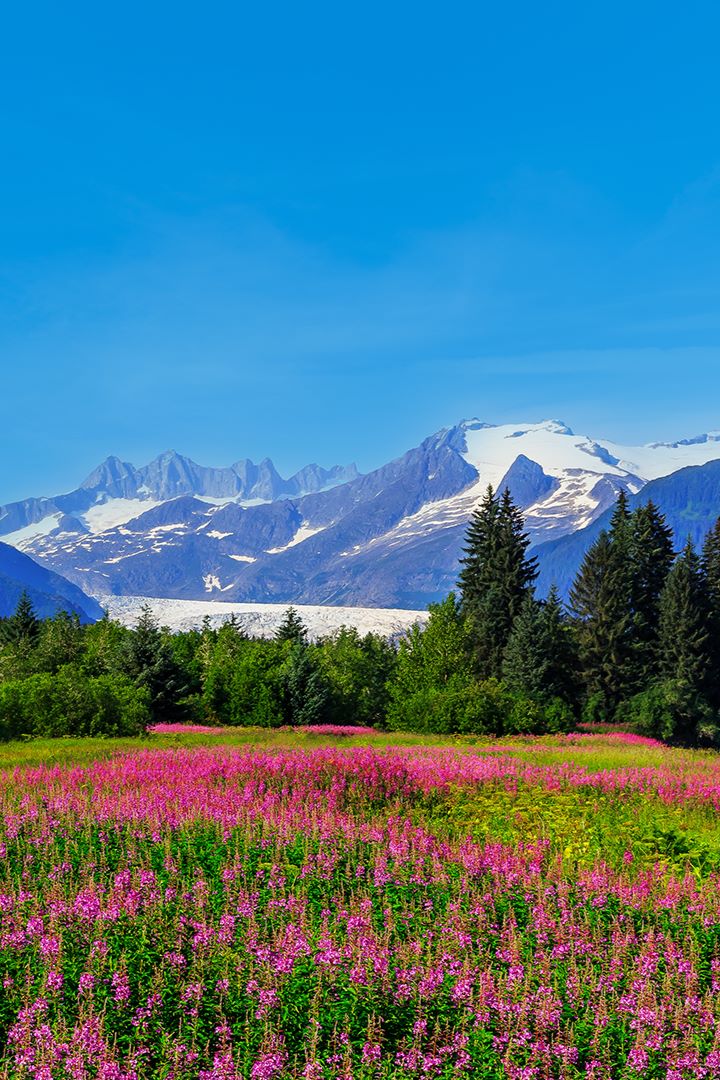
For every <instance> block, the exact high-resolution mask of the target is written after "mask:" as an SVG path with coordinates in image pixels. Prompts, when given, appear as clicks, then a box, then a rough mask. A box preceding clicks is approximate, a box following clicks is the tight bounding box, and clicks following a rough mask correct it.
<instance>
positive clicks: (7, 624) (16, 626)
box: [0, 589, 40, 648]
mask: <svg viewBox="0 0 720 1080" xmlns="http://www.w3.org/2000/svg"><path fill="white" fill-rule="evenodd" d="M0 632H1V633H2V639H3V642H5V643H6V644H8V645H21V646H24V647H26V648H27V647H29V646H33V645H34V644H35V642H36V641H37V639H38V636H39V634H40V620H39V619H38V617H37V615H36V614H35V608H34V607H33V604H32V600H31V599H30V597H29V596H28V594H27V593H26V592H25V590H24V589H23V591H22V593H21V594H20V599H19V600H18V603H17V607H16V608H15V612H14V614H12V615H11V616H10V618H9V619H4V620H3V622H2V624H0Z"/></svg>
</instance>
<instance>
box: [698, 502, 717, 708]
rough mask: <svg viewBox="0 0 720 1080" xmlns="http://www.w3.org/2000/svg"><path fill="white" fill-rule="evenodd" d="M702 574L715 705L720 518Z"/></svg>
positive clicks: (708, 545)
mask: <svg viewBox="0 0 720 1080" xmlns="http://www.w3.org/2000/svg"><path fill="white" fill-rule="evenodd" d="M702 572H703V577H704V580H705V592H706V595H707V599H708V604H709V608H710V618H709V622H708V633H709V635H710V640H709V648H710V657H711V670H712V671H713V673H714V675H715V677H714V680H713V685H712V686H710V687H709V694H710V697H711V699H712V701H713V703H714V704H715V705H719V704H720V518H718V520H717V522H716V523H715V525H714V526H713V528H712V529H711V530H710V532H709V533H708V534H707V536H706V537H705V543H704V545H703V553H702Z"/></svg>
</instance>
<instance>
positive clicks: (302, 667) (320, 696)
mask: <svg viewBox="0 0 720 1080" xmlns="http://www.w3.org/2000/svg"><path fill="white" fill-rule="evenodd" d="M311 650H312V647H310V648H308V647H307V646H306V645H304V644H303V643H302V642H301V641H296V642H295V643H294V644H293V645H291V647H290V652H289V654H288V657H287V660H286V661H285V663H284V664H283V670H282V682H281V686H282V690H281V693H282V707H283V718H284V720H285V722H286V723H287V724H291V725H293V727H295V726H298V727H304V726H306V725H307V724H322V723H323V721H325V720H326V719H327V717H326V711H327V709H328V707H329V703H330V688H329V684H328V682H327V680H326V679H325V677H324V675H323V673H322V671H321V670H320V668H319V667H318V665H317V663H316V662H315V658H314V654H313V652H312V651H311Z"/></svg>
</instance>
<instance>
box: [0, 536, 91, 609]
mask: <svg viewBox="0 0 720 1080" xmlns="http://www.w3.org/2000/svg"><path fill="white" fill-rule="evenodd" d="M23 592H27V594H28V596H29V597H30V599H31V601H32V603H33V606H34V608H35V611H36V613H37V614H38V615H41V616H43V617H45V616H49V615H54V614H56V612H58V611H61V610H64V611H67V612H69V613H70V614H77V615H79V616H80V618H81V619H82V621H83V622H93V621H94V620H95V619H99V618H101V617H102V608H101V607H100V605H99V604H98V603H97V601H95V600H93V599H91V598H90V597H89V596H85V594H84V593H83V592H81V590H80V589H79V588H78V587H77V586H76V585H73V584H72V583H71V582H69V581H67V580H66V579H65V578H63V577H61V576H60V575H59V574H56V573H54V572H53V571H52V570H47V569H46V568H45V567H44V566H38V564H37V563H36V562H34V561H33V560H32V559H31V558H30V557H29V556H28V555H24V554H23V553H22V552H21V551H16V550H15V548H12V547H9V545H8V544H2V543H0V616H7V615H12V613H13V611H14V610H15V608H16V607H17V602H18V600H19V599H20V596H21V595H22V593H23Z"/></svg>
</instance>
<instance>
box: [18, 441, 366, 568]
mask: <svg viewBox="0 0 720 1080" xmlns="http://www.w3.org/2000/svg"><path fill="white" fill-rule="evenodd" d="M357 475H358V471H357V469H356V468H355V466H354V465H335V466H333V468H331V469H323V468H321V467H320V466H319V465H306V466H305V468H304V469H301V470H300V471H299V472H297V473H295V474H294V476H291V477H290V478H289V479H287V480H284V479H283V478H282V477H281V476H280V474H279V473H278V472H277V470H276V468H275V466H274V465H273V463H272V461H270V459H269V458H265V459H264V460H263V461H261V462H260V464H259V465H256V464H255V463H254V462H252V461H250V460H249V459H248V458H245V459H244V460H242V461H236V462H235V464H234V465H230V466H229V467H228V468H207V467H206V466H204V465H197V464H196V463H195V462H194V461H191V460H190V458H187V457H183V456H182V454H178V453H177V452H176V451H175V450H166V451H165V453H163V454H160V455H159V456H158V457H156V458H154V459H153V461H151V462H150V463H149V464H148V465H144V466H143V467H142V468H139V469H136V468H135V466H134V465H130V464H129V463H128V462H126V461H121V460H120V458H117V457H109V458H106V460H105V461H103V463H102V464H101V465H98V467H97V468H96V469H93V471H92V472H91V473H90V475H89V476H88V477H86V479H85V480H83V482H82V484H80V486H79V487H77V488H75V490H74V491H70V492H68V493H67V494H64V495H56V496H54V497H52V498H40V499H25V500H23V501H21V502H15V503H9V504H7V505H6V506H0V538H2V539H3V540H4V541H5V543H9V544H15V545H16V546H18V547H24V546H26V545H28V544H29V545H30V546H32V544H31V541H32V540H34V539H35V538H37V537H39V536H71V535H78V534H90V535H96V534H98V533H102V532H104V531H105V530H106V529H111V528H113V527H115V526H117V525H122V524H123V523H124V522H125V521H129V520H130V519H131V518H134V517H137V516H138V514H142V513H143V512H144V511H146V510H149V509H151V508H152V507H154V506H157V505H159V504H160V503H162V502H166V501H167V500H168V499H175V498H178V496H181V495H195V496H197V497H198V498H200V499H205V500H206V501H208V502H209V503H217V502H221V503H222V502H234V503H238V504H239V505H248V506H251V505H253V504H257V503H265V502H272V501H273V500H274V499H280V498H289V497H301V496H303V495H307V494H309V493H310V492H315V491H325V490H327V489H328V488H331V487H333V486H335V485H336V484H344V483H347V481H349V480H353V479H354V478H355V477H356V476H357Z"/></svg>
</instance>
